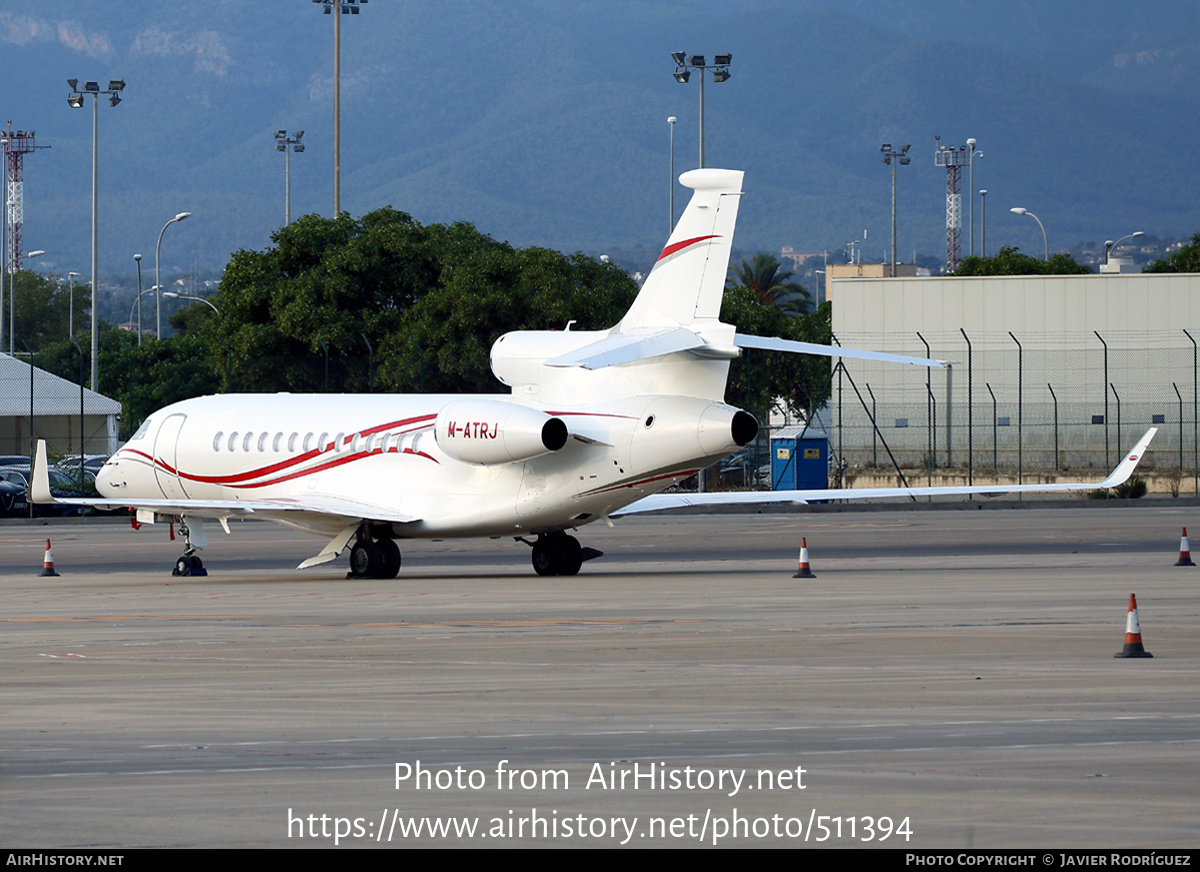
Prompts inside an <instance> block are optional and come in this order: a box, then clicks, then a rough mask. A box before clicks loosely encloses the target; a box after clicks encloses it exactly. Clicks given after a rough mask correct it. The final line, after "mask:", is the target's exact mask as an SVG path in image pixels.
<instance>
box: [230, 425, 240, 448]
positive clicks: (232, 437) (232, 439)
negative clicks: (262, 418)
mask: <svg viewBox="0 0 1200 872" xmlns="http://www.w3.org/2000/svg"><path fill="white" fill-rule="evenodd" d="M237 437H238V433H237V430H234V431H233V432H232V433H230V434H229V450H230V451H232V450H233V447H234V446H235V445H237Z"/></svg>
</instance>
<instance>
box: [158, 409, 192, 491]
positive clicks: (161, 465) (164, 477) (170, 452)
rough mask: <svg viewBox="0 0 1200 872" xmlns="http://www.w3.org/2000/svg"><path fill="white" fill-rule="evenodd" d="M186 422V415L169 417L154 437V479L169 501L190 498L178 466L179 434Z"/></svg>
mask: <svg viewBox="0 0 1200 872" xmlns="http://www.w3.org/2000/svg"><path fill="white" fill-rule="evenodd" d="M186 420H187V415H184V414H174V415H169V416H167V418H166V420H164V421H163V422H162V424H161V425H160V426H159V428H158V433H157V434H156V435H155V437H154V477H155V479H156V480H157V482H158V489H159V490H160V491H162V495H163V497H164V498H165V499H168V500H178V499H184V500H186V499H187V498H188V495H187V491H186V490H184V487H183V481H182V480H181V479H180V478H179V473H178V469H179V467H178V465H177V461H178V456H179V433H180V431H181V430H183V423H184V421H186Z"/></svg>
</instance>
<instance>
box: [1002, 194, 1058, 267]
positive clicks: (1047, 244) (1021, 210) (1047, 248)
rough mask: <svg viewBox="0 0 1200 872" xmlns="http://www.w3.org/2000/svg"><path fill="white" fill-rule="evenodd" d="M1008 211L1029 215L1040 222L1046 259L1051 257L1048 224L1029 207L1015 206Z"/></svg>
mask: <svg viewBox="0 0 1200 872" xmlns="http://www.w3.org/2000/svg"><path fill="white" fill-rule="evenodd" d="M1008 211H1009V212H1012V213H1013V214H1014V215H1028V216H1029V217H1030V218H1032V219H1033V220H1034V221H1036V222H1037V223H1038V227H1040V228H1042V244H1043V245H1045V246H1046V260H1049V259H1050V243H1049V241H1047V239H1046V225H1045V224H1043V223H1042V219H1041V218H1039V217H1038V216H1036V215H1034V214H1033V213H1032V212H1030V211H1029V210H1028V209H1022V208H1021V207H1020V206H1013V207H1012V208H1011V209H1009V210H1008Z"/></svg>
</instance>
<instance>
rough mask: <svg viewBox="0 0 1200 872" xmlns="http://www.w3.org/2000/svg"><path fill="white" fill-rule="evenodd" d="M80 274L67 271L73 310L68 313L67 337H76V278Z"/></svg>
mask: <svg viewBox="0 0 1200 872" xmlns="http://www.w3.org/2000/svg"><path fill="white" fill-rule="evenodd" d="M78 275H79V273H77V272H69V273H67V284H68V286H69V287H70V289H71V290H70V293H71V298H70V305H71V311H70V312H68V313H67V338H68V339H74V338H75V278H76V277H77V276H78Z"/></svg>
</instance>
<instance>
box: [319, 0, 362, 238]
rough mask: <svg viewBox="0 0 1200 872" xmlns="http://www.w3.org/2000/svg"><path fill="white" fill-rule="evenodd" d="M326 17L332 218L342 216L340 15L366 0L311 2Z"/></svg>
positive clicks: (354, 8)
mask: <svg viewBox="0 0 1200 872" xmlns="http://www.w3.org/2000/svg"><path fill="white" fill-rule="evenodd" d="M312 2H314V3H318V4H320V5H321V6H322V7H323V9H322V10H321V11H322V12H324V13H325V14H326V15H332V14H333V9H334V6H337V8H338V11H339V12H340V13H341V15H334V16H333V217H334V218H337V217H338V216H339V215H341V214H342V18H341V16H342V15H357V14H358V5H357V4H358V3H362V4H364V5H365V4H366V2H367V0H312Z"/></svg>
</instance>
